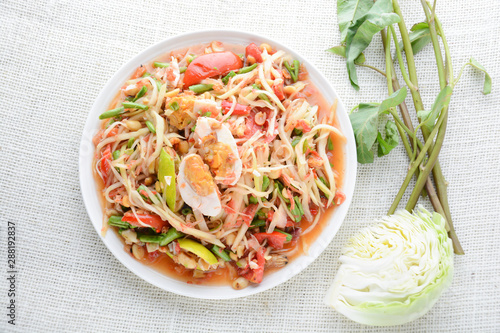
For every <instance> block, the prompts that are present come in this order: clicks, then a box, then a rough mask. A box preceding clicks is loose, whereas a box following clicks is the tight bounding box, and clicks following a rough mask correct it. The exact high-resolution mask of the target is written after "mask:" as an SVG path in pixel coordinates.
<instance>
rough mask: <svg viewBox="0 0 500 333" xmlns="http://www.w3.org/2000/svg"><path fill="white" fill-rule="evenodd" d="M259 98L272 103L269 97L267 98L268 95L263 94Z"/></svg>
mask: <svg viewBox="0 0 500 333" xmlns="http://www.w3.org/2000/svg"><path fill="white" fill-rule="evenodd" d="M259 98H260V99H261V100H263V101H266V102H268V103H271V101H270V100H269V97H267V95H266V94H264V93H262V94H259Z"/></svg>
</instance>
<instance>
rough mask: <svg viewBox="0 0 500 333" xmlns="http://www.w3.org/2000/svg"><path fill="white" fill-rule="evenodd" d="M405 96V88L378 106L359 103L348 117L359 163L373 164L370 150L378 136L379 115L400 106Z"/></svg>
mask: <svg viewBox="0 0 500 333" xmlns="http://www.w3.org/2000/svg"><path fill="white" fill-rule="evenodd" d="M406 94H407V90H406V87H403V88H401V89H400V90H398V91H396V92H394V93H393V94H392V95H391V96H389V97H388V98H387V99H385V100H384V101H382V103H380V104H376V103H361V104H360V105H359V109H358V111H357V112H353V113H351V114H350V115H349V119H350V120H351V125H352V129H353V131H354V136H355V138H356V153H357V156H358V162H359V163H362V164H365V163H372V162H373V152H372V151H371V149H372V147H373V145H374V144H375V140H376V139H377V136H378V119H379V115H380V114H382V113H385V112H386V111H387V110H388V109H390V108H391V107H395V106H397V105H399V104H401V103H402V102H403V101H404V99H405V97H406Z"/></svg>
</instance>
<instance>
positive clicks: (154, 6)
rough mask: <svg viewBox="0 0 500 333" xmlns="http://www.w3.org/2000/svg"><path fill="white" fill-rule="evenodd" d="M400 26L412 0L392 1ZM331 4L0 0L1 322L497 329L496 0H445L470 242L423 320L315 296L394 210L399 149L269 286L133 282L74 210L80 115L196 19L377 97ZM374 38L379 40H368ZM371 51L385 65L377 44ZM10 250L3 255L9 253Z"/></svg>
mask: <svg viewBox="0 0 500 333" xmlns="http://www.w3.org/2000/svg"><path fill="white" fill-rule="evenodd" d="M401 2H402V5H403V12H404V13H405V14H406V20H407V22H408V25H411V24H413V23H416V22H419V21H421V20H422V19H423V13H422V10H421V7H420V4H419V3H420V2H419V1H409V0H403V1H401ZM335 3H336V2H335V1H334V0H330V1H285V0H282V1H259V0H252V1H229V0H226V1H221V0H219V1H217V0H212V1H193V0H186V1H154V0H144V1H132V0H108V1H96V0H87V1H71V0H50V1H45V0H40V1H25V0H24V1H9V0H0V12H1V14H2V18H1V19H0V78H1V79H0V94H1V95H0V96H1V97H2V102H1V107H0V133H1V134H0V220H1V226H0V249H1V250H0V252H1V255H0V256H1V258H3V259H2V260H1V261H0V262H1V263H0V272H2V273H0V277H1V278H0V281H1V282H0V295H1V296H0V302H1V303H0V309H3V310H0V331H5V332H11V331H16V332H74V331H82V332H117V331H126V332H143V331H144V332H159V331H166V332H195V331H209V332H236V331H238V332H289V331H300V332H330V331H332V332H334V331H355V332H365V331H366V332H409V331H412V332H472V331H475V332H495V331H496V332H498V331H500V300H499V299H500V298H499V286H500V278H499V275H500V266H499V265H500V245H499V244H500V235H499V232H500V226H499V222H500V221H499V216H500V209H499V207H500V199H499V198H500V185H499V181H500V158H499V156H500V143H499V142H500V121H499V114H500V113H499V104H500V99H499V93H498V88H497V87H498V86H499V85H500V65H499V62H498V55H499V53H500V46H499V45H500V44H499V42H498V38H499V37H500V21H499V20H498V17H499V16H500V1H498V0H480V1H479V0H453V1H452V0H440V1H439V4H438V9H437V11H438V14H439V15H440V17H441V20H442V22H443V25H444V28H445V31H446V33H447V37H448V40H449V43H450V48H451V51H452V54H453V61H454V65H455V69H456V71H457V72H458V70H459V68H460V66H461V64H463V63H464V62H466V61H467V60H468V58H469V57H470V56H474V57H475V58H476V59H477V60H478V61H479V62H480V63H481V64H483V65H484V66H485V67H486V68H488V69H489V71H490V74H491V76H492V77H493V84H494V87H493V93H492V94H491V95H488V96H483V95H482V94H481V92H480V91H481V89H482V82H483V81H482V80H483V76H482V74H479V73H477V72H473V71H471V70H467V71H466V72H465V74H464V76H463V78H462V82H461V83H460V84H459V85H458V86H457V88H456V90H455V93H454V95H453V99H452V103H451V114H450V120H449V126H448V128H449V130H448V133H447V137H446V140H445V145H444V148H443V152H442V153H441V155H440V160H441V163H442V166H443V169H444V173H445V175H446V176H447V179H448V181H449V183H450V185H449V196H450V202H451V206H452V214H453V216H454V220H455V225H456V228H457V232H458V235H459V237H460V239H461V241H462V244H463V247H464V249H465V251H466V252H467V254H466V255H465V256H462V257H456V264H455V271H456V273H455V277H454V281H453V285H452V286H451V288H450V289H449V290H448V291H447V292H446V293H445V294H444V295H443V296H442V298H441V299H440V301H439V302H438V303H437V304H436V306H435V307H434V308H433V309H432V310H431V311H430V312H429V313H428V314H427V315H426V316H424V317H423V318H421V319H419V320H417V321H415V322H412V323H410V324H407V325H404V326H401V327H394V328H370V327H366V326H361V325H358V324H356V323H353V322H351V321H349V320H347V319H346V318H344V317H342V316H341V315H339V314H337V313H335V312H334V311H333V310H331V309H329V308H327V307H326V306H325V305H323V302H322V298H323V295H324V293H325V291H326V289H327V287H328V286H329V284H330V283H331V281H332V279H333V276H334V274H335V271H336V269H337V267H338V262H337V258H338V257H339V254H340V248H341V246H342V244H343V243H344V242H345V240H346V239H347V237H349V236H350V235H352V234H353V233H354V232H355V231H356V230H357V229H359V228H360V227H362V226H364V225H367V224H368V223H370V221H372V220H373V219H374V218H375V217H378V216H381V215H382V214H384V213H385V212H386V210H387V209H388V207H389V205H390V202H391V200H392V198H393V197H394V195H395V194H396V192H397V190H398V189H399V186H400V183H401V181H402V180H403V178H404V175H405V169H406V165H407V159H406V157H405V155H404V154H403V149H402V148H401V147H398V149H396V151H395V153H392V154H391V155H390V156H389V157H386V158H382V159H377V160H376V162H375V164H373V165H366V166H360V167H359V172H358V182H357V189H356V192H355V198H354V200H353V203H352V206H351V208H350V211H349V214H348V216H347V218H346V220H345V222H344V224H343V226H342V227H341V229H340V231H339V233H338V235H337V236H336V238H335V240H334V241H333V242H332V243H331V244H330V246H329V247H328V248H327V249H326V251H325V252H324V253H323V254H322V255H321V256H320V257H319V259H318V260H317V261H315V262H314V263H313V264H312V265H311V266H309V268H307V269H306V270H305V271H304V272H302V273H301V274H299V275H298V276H296V277H295V278H293V279H291V280H290V281H288V282H287V283H284V284H283V285H281V286H279V287H276V288H274V289H272V290H270V291H267V292H264V293H261V294H258V295H255V296H252V297H247V298H244V299H237V300H228V301H203V300H194V299H190V298H186V297H182V296H177V295H174V294H172V293H168V292H165V291H163V290H160V289H158V288H156V287H154V286H152V285H149V284H148V283H146V282H144V281H143V280H141V279H139V278H138V277H136V276H135V275H133V274H132V273H131V272H129V271H128V270H127V269H126V268H125V267H124V266H122V265H121V264H120V263H119V262H118V261H117V260H116V259H115V258H114V257H113V256H112V255H111V253H110V252H109V251H108V250H107V249H106V248H105V246H104V245H103V243H102V242H101V240H100V239H99V236H98V235H97V234H96V232H95V231H94V228H93V227H92V225H91V223H90V220H89V219H88V217H87V213H86V211H85V209H84V207H83V202H82V197H81V193H80V189H79V182H78V168H77V162H78V154H79V153H78V147H79V143H80V137H81V131H82V129H83V126H84V123H85V119H86V117H87V114H88V112H89V110H90V107H91V105H92V103H93V100H94V98H95V97H96V96H97V94H98V93H99V91H100V89H101V88H102V87H103V85H104V84H105V82H106V81H107V80H108V78H109V77H110V76H111V75H112V74H113V73H114V72H115V71H116V70H117V69H118V68H119V67H120V66H122V64H124V63H125V62H126V61H127V60H128V59H130V58H131V57H132V56H134V55H135V54H137V53H138V52H140V51H141V50H143V49H144V48H146V47H148V46H149V45H151V44H153V43H156V42H158V41H160V40H162V39H164V38H166V37H169V36H173V35H175V34H178V33H182V32H186V31H190V30H200V29H206V28H228V29H232V28H237V29H241V30H246V31H252V32H257V33H260V34H264V35H268V36H269V37H271V38H274V39H276V40H279V41H281V42H283V43H285V44H287V45H289V46H290V47H292V48H295V49H296V50H298V51H299V52H300V53H301V54H303V55H304V56H305V57H306V58H308V59H309V60H310V61H311V62H312V63H314V64H315V65H316V66H318V68H319V69H320V70H321V71H323V73H324V74H325V75H326V77H327V78H328V79H329V80H330V81H331V82H332V83H333V84H334V86H335V87H336V89H337V91H338V92H339V94H340V96H342V98H343V101H344V103H345V105H346V107H348V108H350V107H352V106H353V105H355V104H357V103H359V102H361V101H379V100H380V99H381V98H382V97H383V96H386V94H387V92H386V88H385V80H384V79H383V78H382V77H379V76H377V75H376V74H375V73H373V72H370V71H369V70H365V69H360V70H359V77H360V83H361V91H360V92H355V91H354V90H353V89H352V88H351V87H350V85H349V83H348V80H347V74H346V70H345V63H344V61H343V60H342V59H340V58H336V57H334V56H331V55H329V54H327V53H326V52H325V49H327V48H328V47H330V46H334V45H337V44H338V42H339V33H338V30H337V22H336V6H335ZM377 38H378V37H377ZM378 43H379V41H378V42H377V45H376V46H372V47H370V49H369V50H368V52H366V55H367V59H368V63H371V64H375V65H379V66H382V58H381V52H380V47H379V44H378ZM417 63H418V64H417V66H418V67H419V75H420V76H419V79H420V83H421V84H420V86H421V91H422V95H423V98H424V101H425V103H426V105H430V104H431V103H432V100H433V96H434V95H435V94H436V92H437V87H438V84H437V74H436V71H435V67H434V58H433V54H432V51H431V48H430V47H429V48H427V49H426V50H425V51H423V52H422V53H421V54H419V55H418V56H417ZM7 221H14V222H16V224H17V226H18V228H17V246H18V247H17V254H18V260H17V266H18V268H19V274H18V281H17V288H18V293H17V304H18V309H17V314H18V318H17V326H16V327H15V329H13V327H12V326H10V325H8V324H7V323H6V322H7V319H6V316H5V313H6V309H5V306H6V302H7V295H6V294H7V284H6V280H5V274H6V273H5V272H6V270H7V268H6V256H7V252H6V250H5V249H6V239H7V234H6V224H7ZM4 262H5V263H4Z"/></svg>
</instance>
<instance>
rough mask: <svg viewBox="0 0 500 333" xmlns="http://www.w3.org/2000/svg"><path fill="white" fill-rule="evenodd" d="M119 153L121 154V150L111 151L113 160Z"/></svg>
mask: <svg viewBox="0 0 500 333" xmlns="http://www.w3.org/2000/svg"><path fill="white" fill-rule="evenodd" d="M121 154H122V152H121V151H119V150H115V151H114V152H113V160H117V159H119V158H120V155H121Z"/></svg>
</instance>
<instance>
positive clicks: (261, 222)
mask: <svg viewBox="0 0 500 333" xmlns="http://www.w3.org/2000/svg"><path fill="white" fill-rule="evenodd" d="M265 225H266V221H265V220H260V219H257V220H253V221H252V224H250V226H251V227H262V226H265Z"/></svg>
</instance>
